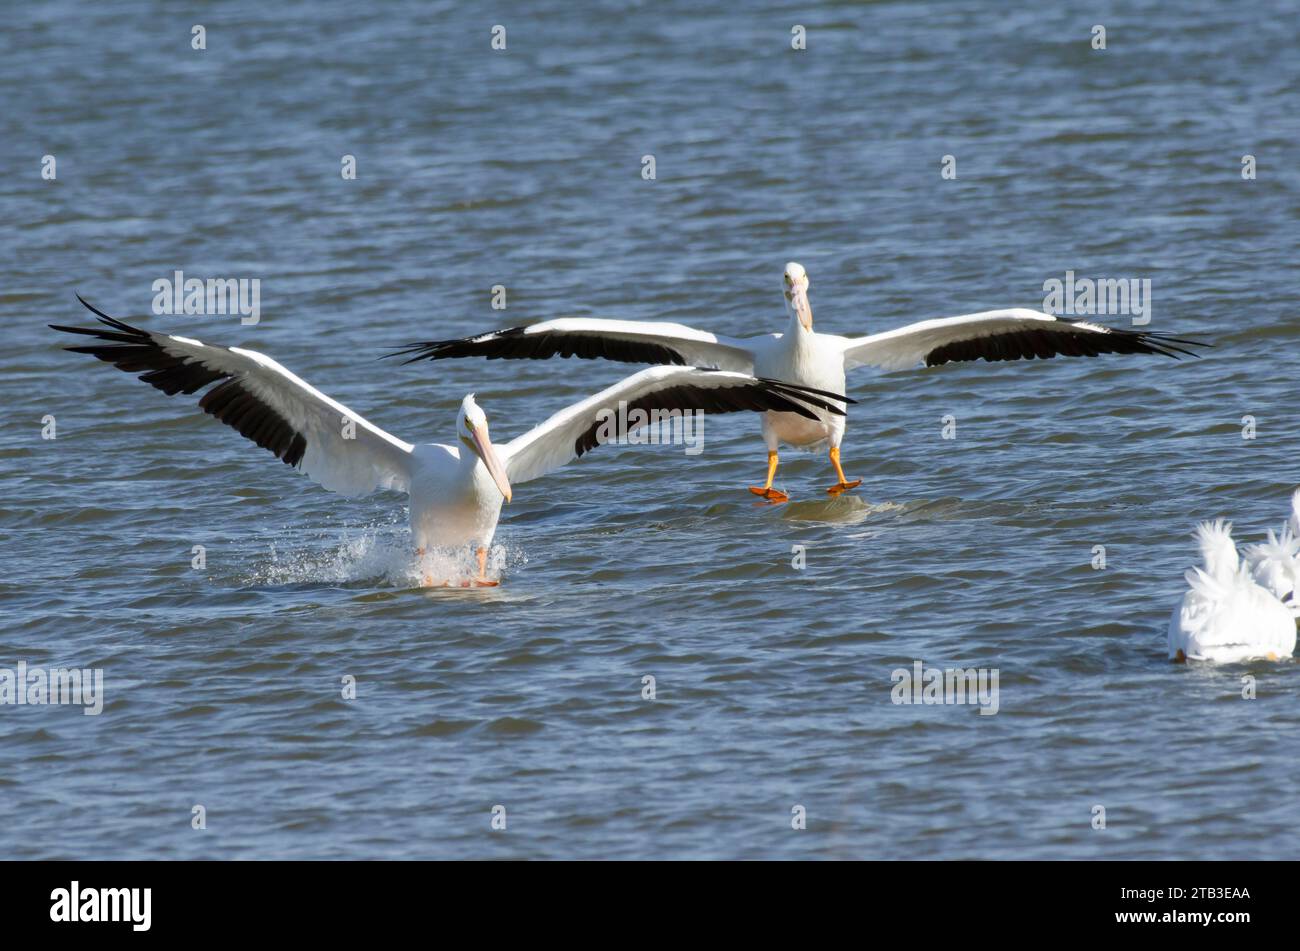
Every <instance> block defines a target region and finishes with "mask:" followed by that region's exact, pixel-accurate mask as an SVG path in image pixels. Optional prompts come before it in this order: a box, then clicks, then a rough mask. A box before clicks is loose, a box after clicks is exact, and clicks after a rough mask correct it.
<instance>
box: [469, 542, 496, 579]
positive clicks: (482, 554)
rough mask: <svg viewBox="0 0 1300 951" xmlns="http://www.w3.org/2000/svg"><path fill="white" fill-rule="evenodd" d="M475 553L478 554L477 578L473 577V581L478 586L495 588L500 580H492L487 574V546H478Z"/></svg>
mask: <svg viewBox="0 0 1300 951" xmlns="http://www.w3.org/2000/svg"><path fill="white" fill-rule="evenodd" d="M476 554H477V555H478V578H477V579H475V581H474V583H475V584H476V585H478V586H479V587H480V588H495V587H496V586H497V585H499V584H500V583H501V582H500V581H492V580H491V579H489V578H488V576H487V556H488V550H487V547H486V546H483V547H481V548H479V550H478V551H477V552H476Z"/></svg>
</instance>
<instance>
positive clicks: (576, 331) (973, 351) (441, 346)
mask: <svg viewBox="0 0 1300 951" xmlns="http://www.w3.org/2000/svg"><path fill="white" fill-rule="evenodd" d="M808 288H809V281H808V273H807V272H806V271H805V270H804V268H803V265H800V264H795V263H794V262H791V263H789V264H787V265H786V266H785V275H784V278H783V290H784V293H785V302H786V310H787V311H788V314H789V324H788V326H787V328H786V331H785V333H775V334H764V335H760V336H752V337H726V336H723V335H721V334H712V333H708V332H706V331H703V330H695V329H694V328H692V327H685V326H682V325H681V324H672V323H657V322H640V321H627V320H604V319H598V318H589V317H565V318H561V319H559V320H548V321H545V322H543V323H538V324H532V325H530V326H527V327H511V328H509V329H507V330H496V331H492V332H491V333H485V334H480V335H479V336H477V337H466V338H464V339H461V340H436V341H427V342H423V343H413V344H409V345H408V346H406V347H403V348H401V349H399V350H396V351H394V352H393V353H391V354H389V356H406V357H409V359H408V360H407V361H406V362H407V363H412V362H414V361H416V360H422V359H428V360H441V359H446V358H449V357H471V356H481V357H487V358H488V359H507V360H525V359H528V360H540V359H545V358H547V357H552V356H561V357H582V358H584V359H606V360H618V361H622V362H624V363H661V364H678V365H693V366H709V367H718V368H720V369H723V370H732V371H734V372H737V373H752V374H754V375H755V376H759V377H768V378H771V379H777V380H784V381H785V382H787V383H797V384H800V385H803V386H811V387H816V388H817V389H819V390H826V391H829V392H832V393H844V392H845V388H844V375H845V371H846V370H851V369H853V368H855V367H861V366H874V367H880V368H883V369H886V370H900V369H906V368H909V367H914V366H917V365H920V364H924V365H926V366H938V365H940V364H943V363H949V362H952V361H965V360H978V359H981V358H982V359H984V360H989V361H997V360H1020V359H1028V360H1032V359H1034V358H1035V357H1038V358H1042V359H1048V358H1050V357H1054V356H1056V355H1057V354H1063V355H1065V356H1072V357H1081V356H1088V357H1095V356H1097V355H1098V354H1101V353H1150V354H1160V355H1163V356H1167V357H1174V358H1175V359H1177V357H1178V354H1180V353H1181V354H1185V355H1188V356H1195V354H1194V353H1192V351H1190V350H1187V349H1184V348H1185V347H1186V346H1208V344H1203V343H1199V342H1197V341H1194V340H1182V339H1179V338H1177V337H1170V336H1168V335H1166V334H1160V333H1151V332H1141V331H1133V330H1120V329H1117V328H1113V327H1103V326H1101V325H1099V324H1094V323H1089V322H1087V321H1066V320H1058V319H1057V318H1055V317H1053V316H1052V315H1050V314H1044V313H1039V312H1038V311H1034V310H1028V309H1025V308H1012V309H1009V310H990V311H984V312H983V313H978V314H965V315H963V316H960V317H944V318H941V319H938V320H924V321H921V322H920V323H915V324H909V325H908V326H906V327H900V328H898V329H896V330H887V331H885V332H883V333H878V334H872V335H871V336H869V337H838V336H835V335H834V334H824V333H817V332H815V331H814V330H813V315H812V304H811V303H810V301H809V299H808ZM843 437H844V417H843V416H842V415H837V414H833V413H828V412H821V413H819V414H818V417H817V418H816V419H808V418H806V417H804V416H800V415H795V414H791V413H784V412H780V411H771V412H768V413H766V414H765V415H764V417H763V439H764V440H765V441H766V443H767V481H766V482H765V483H764V484H763V487H762V488H759V487H757V486H751V487H750V491H751V492H753V493H754V494H755V495H759V496H762V497H764V498H766V499H769V500H771V501H773V502H784V501H786V500H787V499H788V496H786V495H785V494H784V493H782V492H779V491H777V490H776V489H773V488H772V480H773V478H774V477H775V475H776V467H777V463H778V456H777V450H778V448H779V446H780V445H781V444H785V445H790V446H795V447H798V448H802V449H816V448H818V447H820V446H823V445H824V446H828V447H829V455H830V461H831V465H832V466H834V467H835V475H836V477H837V479H838V481H837V482H836V483H835V485H833V486H831V487H830V488H829V489H827V490H826V491H827V492H829V493H831V494H832V495H834V494H838V493H840V492H843V491H845V490H846V489H852V488H855V487H856V486H858V485H860V484H861V483H862V480H861V479H854V480H852V481H850V480H849V479H848V477H847V476H845V474H844V469H843V467H842V466H841V464H840V442H841V440H842V439H843Z"/></svg>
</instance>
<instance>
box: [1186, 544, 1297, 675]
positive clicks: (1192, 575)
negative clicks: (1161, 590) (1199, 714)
mask: <svg viewBox="0 0 1300 951" xmlns="http://www.w3.org/2000/svg"><path fill="white" fill-rule="evenodd" d="M1196 540H1197V542H1198V543H1199V545H1200V549H1201V558H1202V559H1203V560H1204V562H1205V568H1204V569H1202V568H1193V569H1191V570H1190V571H1188V572H1187V573H1186V575H1184V577H1185V578H1186V579H1187V584H1188V588H1189V590H1188V591H1187V593H1186V594H1184V595H1183V600H1182V602H1181V603H1180V604H1179V605H1178V606H1177V607H1175V608H1174V613H1173V617H1171V618H1170V620H1169V657H1170V659H1171V660H1176V661H1184V660H1211V661H1219V662H1221V663H1236V662H1240V661H1244V660H1252V659H1258V658H1267V659H1268V660H1277V659H1279V658H1282V657H1290V656H1291V653H1292V651H1294V650H1295V638H1296V624H1295V619H1294V618H1293V617H1292V616H1291V612H1290V611H1289V610H1287V607H1286V605H1284V604H1283V603H1282V602H1281V601H1279V600H1278V599H1277V598H1276V597H1275V596H1274V595H1273V594H1272V593H1270V592H1269V591H1268V590H1267V589H1265V588H1262V587H1260V586H1259V585H1258V584H1256V583H1255V582H1254V580H1252V578H1251V576H1250V568H1249V566H1247V565H1245V564H1243V563H1241V561H1240V559H1239V558H1238V557H1237V546H1236V545H1235V544H1233V541H1232V523H1231V522H1224V521H1223V519H1219V520H1218V521H1215V522H1202V523H1201V524H1200V525H1198V526H1197V527H1196Z"/></svg>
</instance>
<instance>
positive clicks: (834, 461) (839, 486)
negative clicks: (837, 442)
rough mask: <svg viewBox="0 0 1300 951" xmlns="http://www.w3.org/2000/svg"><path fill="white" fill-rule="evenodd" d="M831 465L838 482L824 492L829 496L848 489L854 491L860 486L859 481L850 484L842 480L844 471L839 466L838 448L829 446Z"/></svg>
mask: <svg viewBox="0 0 1300 951" xmlns="http://www.w3.org/2000/svg"><path fill="white" fill-rule="evenodd" d="M831 465H833V466H834V467H835V474H836V475H837V476H839V477H840V481H839V482H837V483H836V484H835V485H833V486H831V487H830V488H829V489H827V490H826V491H827V492H829V493H830V494H831V495H839V494H840V493H841V492H844V491H847V490H848V489H856V488H857V487H858V486H860V485H861V484H862V480H861V479H854V480H853V481H852V482H850V481H849V480H848V479H846V478H844V469H843V467H841V466H840V447H839V446H831Z"/></svg>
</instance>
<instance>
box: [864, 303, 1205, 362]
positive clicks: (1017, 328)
mask: <svg viewBox="0 0 1300 951" xmlns="http://www.w3.org/2000/svg"><path fill="white" fill-rule="evenodd" d="M839 339H840V340H841V341H843V347H844V367H845V369H851V368H853V367H860V366H875V367H882V368H884V369H886V370H902V369H906V368H908V367H914V366H916V365H918V364H922V363H923V364H925V365H926V366H931V367H933V366H939V365H940V364H942V363H949V362H951V361H965V360H979V359H984V360H988V361H990V362H992V361H997V360H1032V359H1034V358H1035V357H1038V358H1040V359H1043V360H1048V359H1051V358H1052V357H1055V356H1056V355H1057V354H1062V355H1064V356H1067V357H1095V356H1097V355H1098V354H1100V353H1154V354H1159V355H1161V356H1165V357H1173V358H1175V359H1177V358H1178V355H1179V354H1180V353H1181V354H1184V355H1186V356H1193V357H1194V356H1197V354H1195V353H1194V352H1192V351H1191V350H1187V349H1185V348H1186V347H1208V346H1210V345H1209V344H1206V343H1201V342H1199V341H1196V340H1183V339H1181V338H1179V337H1171V336H1169V335H1168V334H1161V333H1153V332H1144V331H1136V330H1120V329H1118V328H1115V327H1103V326H1101V325H1100V324H1093V323H1088V322H1087V321H1082V320H1080V321H1068V320H1058V319H1057V318H1055V317H1053V316H1052V315H1051V314H1043V313H1039V312H1038V311H1036V310H1029V309H1028V308H1023V307H1019V308H1012V309H1010V310H988V311H984V312H983V313H979V314H964V315H962V316H960V317H943V318H940V319H938V320H923V321H921V322H920V323H916V324H909V325H908V326H906V327H899V328H898V329H897V330H887V331H885V332H884V333H878V334H872V335H871V336H869V337H858V338H848V337H841V338H839Z"/></svg>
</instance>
